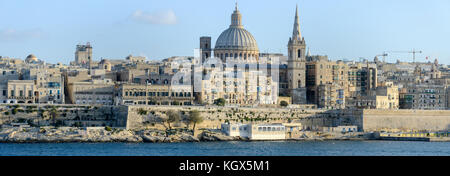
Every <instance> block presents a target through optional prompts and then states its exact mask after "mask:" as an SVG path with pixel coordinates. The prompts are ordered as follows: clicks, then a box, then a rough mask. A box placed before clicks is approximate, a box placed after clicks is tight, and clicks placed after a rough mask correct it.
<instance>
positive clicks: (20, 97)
mask: <svg viewBox="0 0 450 176" xmlns="http://www.w3.org/2000/svg"><path fill="white" fill-rule="evenodd" d="M8 99H16V100H32V99H34V97H24V96H9V97H8Z"/></svg>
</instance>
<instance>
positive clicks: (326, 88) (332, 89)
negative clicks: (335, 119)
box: [318, 82, 346, 109]
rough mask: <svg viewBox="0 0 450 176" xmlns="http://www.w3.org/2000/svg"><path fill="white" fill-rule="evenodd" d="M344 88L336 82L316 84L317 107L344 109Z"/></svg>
mask: <svg viewBox="0 0 450 176" xmlns="http://www.w3.org/2000/svg"><path fill="white" fill-rule="evenodd" d="M345 93H346V91H345V88H343V87H342V86H341V85H339V84H338V83H334V82H332V83H325V84H321V85H319V86H318V100H319V101H318V107H319V108H325V109H345Z"/></svg>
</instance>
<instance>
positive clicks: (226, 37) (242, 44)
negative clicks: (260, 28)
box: [215, 27, 258, 50]
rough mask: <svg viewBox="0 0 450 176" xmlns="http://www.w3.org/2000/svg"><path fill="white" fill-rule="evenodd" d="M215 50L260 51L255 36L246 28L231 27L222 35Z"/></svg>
mask: <svg viewBox="0 0 450 176" xmlns="http://www.w3.org/2000/svg"><path fill="white" fill-rule="evenodd" d="M215 49H240V50H258V45H257V44H256V40H255V38H254V37H253V35H252V34H251V33H250V32H248V31H247V30H245V29H244V28H236V27H230V28H228V29H227V30H225V31H223V32H222V34H220V36H219V38H218V39H217V41H216V46H215Z"/></svg>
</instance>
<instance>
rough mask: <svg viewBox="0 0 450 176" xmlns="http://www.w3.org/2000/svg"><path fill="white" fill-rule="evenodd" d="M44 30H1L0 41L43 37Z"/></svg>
mask: <svg viewBox="0 0 450 176" xmlns="http://www.w3.org/2000/svg"><path fill="white" fill-rule="evenodd" d="M42 34H43V32H42V31H41V30H40V29H31V30H15V29H3V30H0V41H24V40H29V39H36V38H41V37H42Z"/></svg>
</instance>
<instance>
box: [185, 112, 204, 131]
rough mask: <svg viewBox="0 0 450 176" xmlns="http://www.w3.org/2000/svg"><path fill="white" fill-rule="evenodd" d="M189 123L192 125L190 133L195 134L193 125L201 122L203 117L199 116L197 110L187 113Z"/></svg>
mask: <svg viewBox="0 0 450 176" xmlns="http://www.w3.org/2000/svg"><path fill="white" fill-rule="evenodd" d="M188 120H189V123H192V124H194V126H193V128H192V131H193V132H195V125H196V124H198V123H202V122H203V117H202V116H201V115H200V112H198V111H197V110H193V111H191V112H189V119H188Z"/></svg>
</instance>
